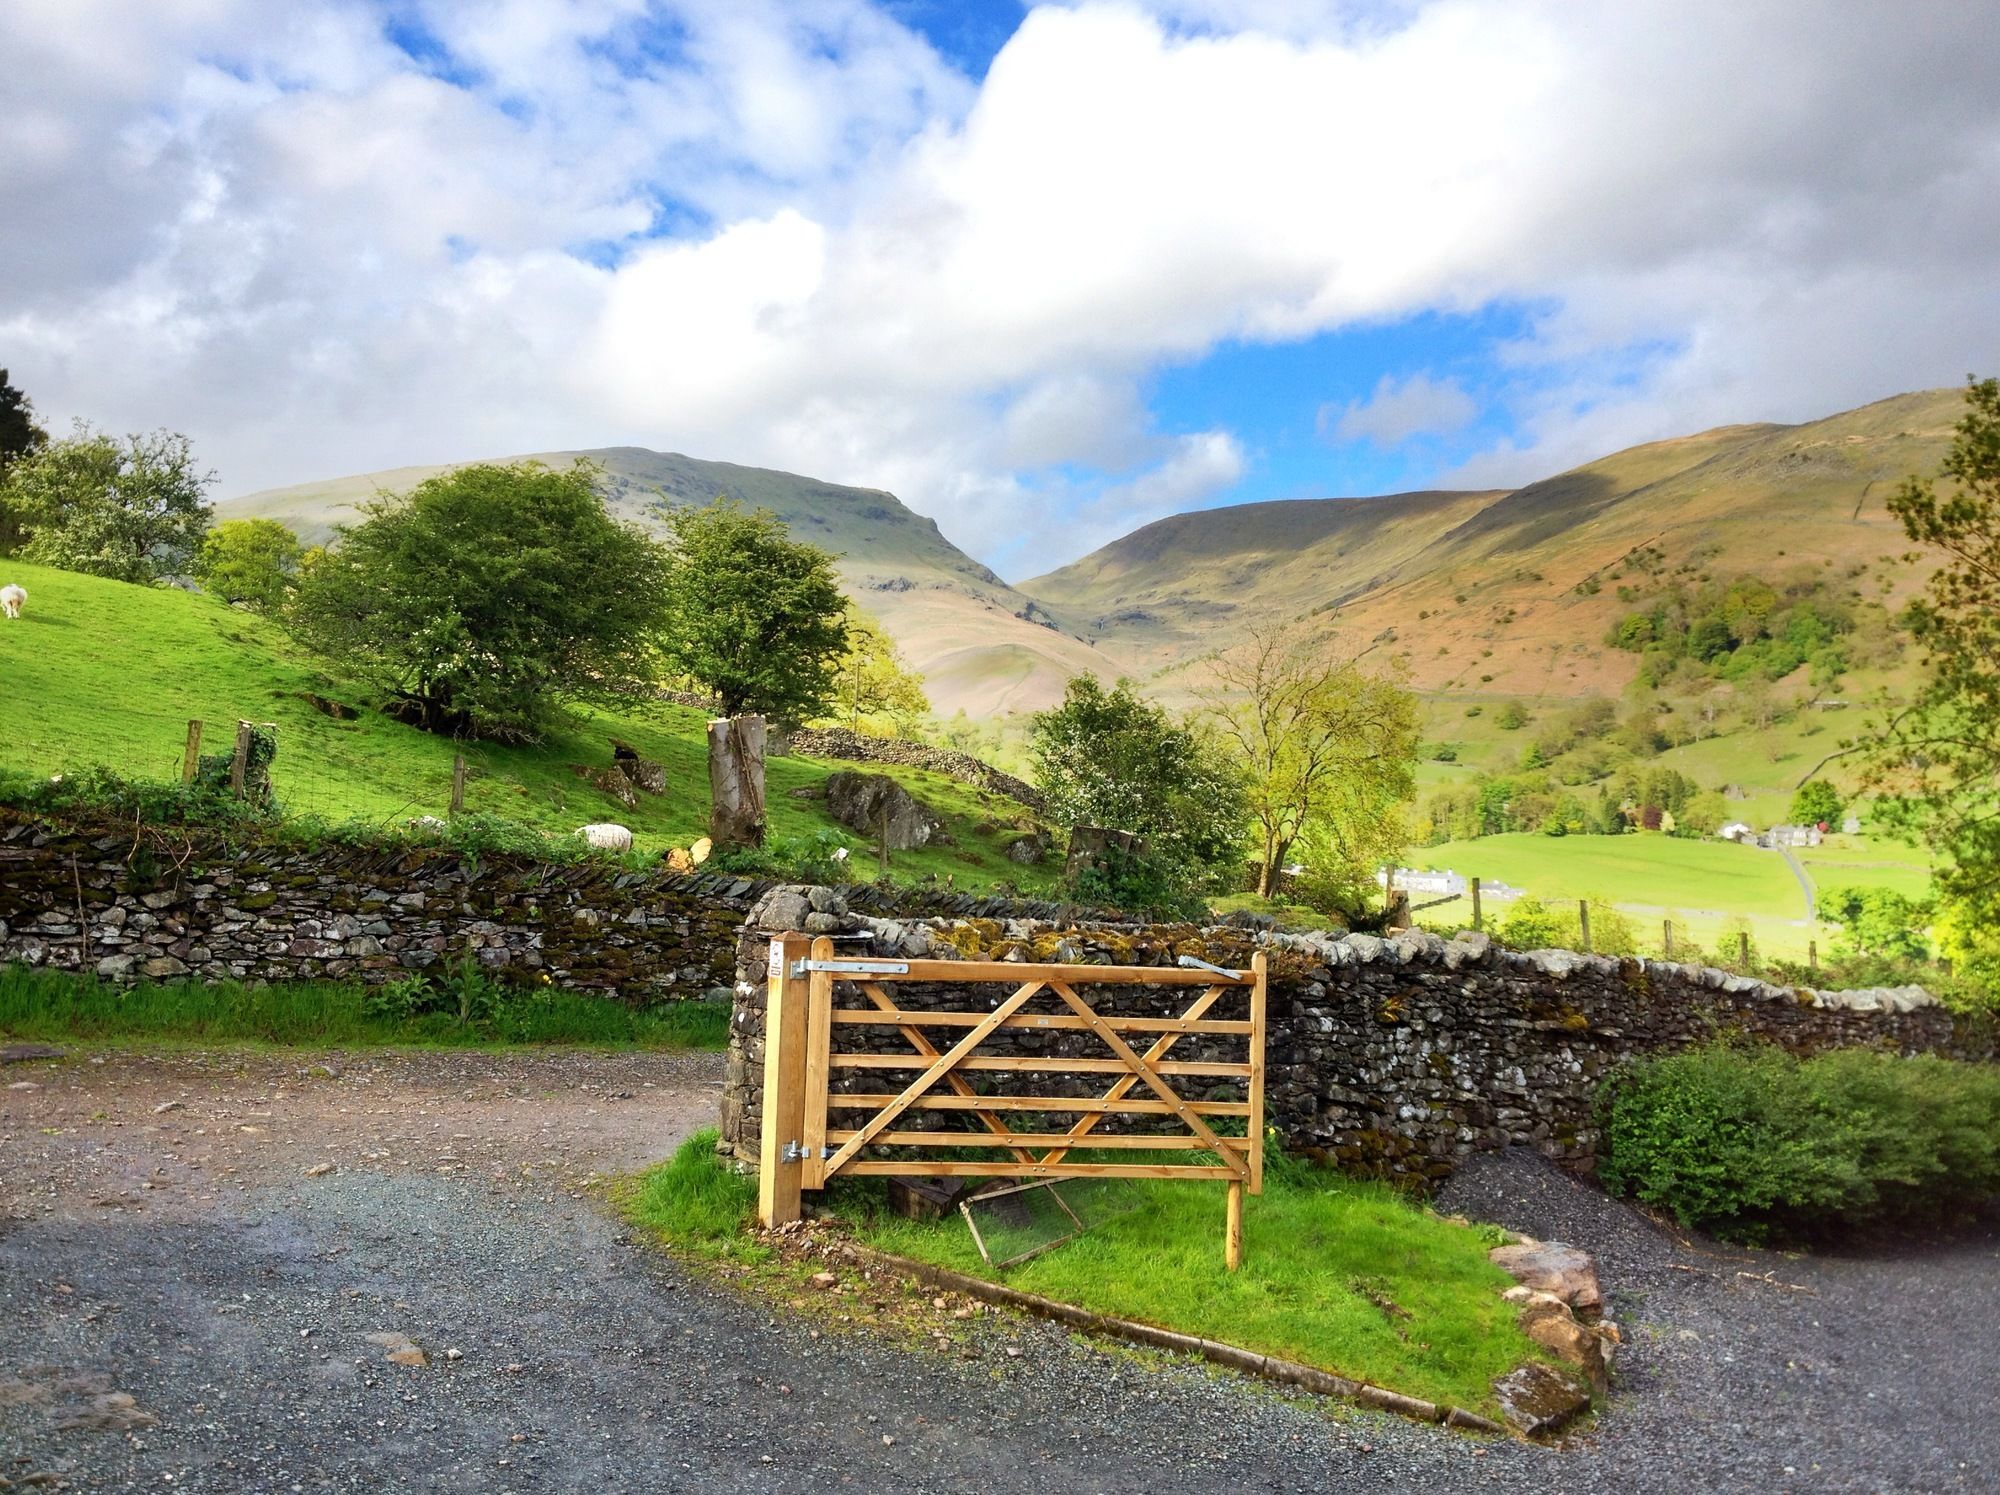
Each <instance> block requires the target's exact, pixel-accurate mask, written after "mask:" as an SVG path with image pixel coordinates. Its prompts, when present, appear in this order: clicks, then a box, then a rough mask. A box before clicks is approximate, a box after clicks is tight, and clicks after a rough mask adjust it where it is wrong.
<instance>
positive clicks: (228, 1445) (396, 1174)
mask: <svg viewBox="0 0 2000 1495" xmlns="http://www.w3.org/2000/svg"><path fill="white" fill-rule="evenodd" d="M97 1057H99V1058H101V1059H102V1060H103V1062H102V1063H97V1062H92V1061H91V1060H88V1059H85V1060H78V1059H74V1058H72V1059H71V1060H69V1061H66V1062H63V1063H60V1064H16V1065H10V1066H7V1067H5V1068H4V1069H0V1082H19V1081H26V1082H28V1083H32V1084H35V1085H37V1086H38V1087H39V1088H38V1089H35V1090H31V1091H12V1090H7V1089H0V1300H4V1302H5V1304H6V1308H7V1311H6V1312H5V1313H4V1314H0V1480H11V1481H15V1482H19V1481H22V1480H24V1479H26V1478H34V1477H35V1476H47V1477H48V1483H47V1484H45V1485H43V1486H41V1487H62V1488H70V1489H92V1490H128V1489H148V1490H159V1489H182V1490H203V1491H210V1490H213V1491H228V1492H233V1491H287V1490H335V1489H370V1490H399V1491H400V1490H410V1491H429V1490H453V1491H487V1490H492V1491H506V1490H512V1491H522V1492H527V1491H559V1490H585V1489H588V1490H605V1489H609V1490H722V1489H729V1490H738V1489H750V1490H758V1489H770V1490H805V1489H814V1490H819V1489H827V1488H854V1489H898V1490H904V1489H907V1490H966V1489H978V1490H989V1491H1014V1490H1021V1491H1041V1490H1105V1491H1127V1490H1130V1491H1140V1490H1145V1491H1164V1492H1173V1491H1194V1490H1231V1491H1239V1490H1240V1491H1263V1490H1335V1491H1348V1490H1353V1491H1364V1490H1383V1489H1409V1490H1425V1491H1454V1490H1495V1491H1502V1490H1522V1491H1526V1490H1534V1491H1571V1490H1574V1491H1596V1490H1633V1491H1654V1490H1658V1491H1683V1490H1688V1489H1691V1488H1699V1487H1703V1486H1706V1487H1709V1488H1713V1489H1723V1490H1730V1489H1748V1488H1759V1489H1769V1490H1789V1489H1797V1490H1873V1489H1881V1490H1910V1491H1918V1490H1926V1491H1928V1490H1952V1489H1966V1490H1977V1489H1987V1488H1991V1487H1992V1481H1991V1479H1990V1478H1989V1477H1988V1475H1987V1472H1986V1471H1988V1470H1989V1469H1990V1468H1991V1467H1992V1466H1993V1463H1994V1461H1995V1459H1996V1457H2000V1436H1996V1434H1995V1432H1994V1431H1993V1429H1992V1425H1991V1423H1992V1420H1991V1419H1990V1417H1988V1416H1986V1415H1985V1414H1986V1412H1987V1411H1988V1410H1990V1408H1991V1404H1992V1395H1993V1393H1992V1387H1993V1386H1994V1385H1995V1384H1996V1373H2000V1350H1996V1341H1995V1339H1994V1337H1993V1336H1992V1335H1991V1334H1990V1332H1988V1331H1987V1329H1986V1326H1987V1325H1990V1324H1991V1323H1992V1322H1993V1321H1994V1320H1993V1312H1994V1310H1995V1308H1996V1307H2000V1303H1996V1301H1995V1299H1996V1288H2000V1250H1996V1247H1995V1244H1994V1242H1992V1241H1979V1242H1972V1243H1959V1244H1957V1245H1954V1246H1950V1247H1941V1248H1936V1249H1932V1250H1929V1251H1925V1252H1922V1253H1918V1254H1914V1255H1910V1256H1907V1257H1902V1258H1898V1259H1895V1260H1883V1259H1875V1260H1868V1261H1863V1260H1842V1259H1820V1260H1813V1261H1804V1260H1789V1259H1784V1258H1779V1257H1771V1256H1763V1255H1755V1254H1750V1253H1719V1252H1717V1251H1715V1250H1714V1248H1712V1247H1707V1246H1701V1247H1696V1246H1689V1245H1683V1244H1681V1243H1679V1242H1676V1241H1675V1240H1674V1239H1672V1238H1671V1237H1669V1236H1667V1235H1665V1234H1663V1233H1662V1232H1660V1231H1657V1230H1655V1229H1654V1228H1653V1227H1652V1226H1650V1225H1649V1224H1647V1223H1646V1222H1645V1221H1644V1220H1642V1219H1640V1218H1639V1217H1638V1216H1636V1215H1635V1214H1633V1213H1632V1212H1631V1211H1629V1210H1627V1209H1625V1208H1624V1207H1623V1206H1620V1205H1617V1204H1615V1203H1612V1202H1610V1201H1607V1200H1605V1199H1604V1198H1603V1197H1602V1196H1601V1195H1598V1194H1596V1193H1594V1192H1593V1191H1590V1190H1588V1189H1584V1188H1581V1187H1579V1186H1577V1185H1575V1184H1573V1183H1571V1182H1570V1181H1569V1180H1567V1179H1566V1178H1564V1177H1563V1176H1562V1175H1560V1174H1558V1173H1556V1172H1555V1171H1554V1170H1553V1169H1549V1168H1547V1167H1545V1166H1544V1165H1542V1164H1541V1163H1539V1162H1538V1161H1535V1160H1525V1159H1515V1158H1504V1159H1488V1160H1484V1161H1482V1162H1481V1163H1479V1164H1477V1165H1475V1166H1474V1167H1472V1168H1469V1169H1468V1170H1466V1171H1465V1172H1463V1173H1461V1175H1460V1176H1459V1178H1458V1179H1456V1180H1455V1181H1454V1182H1453V1184H1452V1185H1451V1187H1450V1189H1449V1190H1448V1191H1447V1193H1446V1195H1445V1197H1444V1198H1443V1199H1442V1200H1441V1201H1440V1202H1441V1205H1442V1206H1443V1207H1445V1208H1447V1209H1454V1210H1462V1211H1465V1212H1467V1213H1470V1214H1474V1215H1478V1216H1481V1217H1483V1218H1488V1219H1498V1220H1500V1221H1502V1222H1503V1223H1506V1224H1509V1225H1513V1226H1515V1227H1517V1228H1520V1229H1524V1230H1528V1231H1531V1232H1533V1233H1535V1234H1537V1235H1543V1236H1546V1237H1551V1238H1559V1239H1567V1240H1572V1241H1575V1242H1577V1243H1578V1244H1582V1245H1585V1246H1588V1247H1590V1248H1591V1249H1593V1250H1596V1251H1597V1252H1598V1253H1599V1256H1600V1263H1601V1267H1602V1272H1603V1275H1604V1278H1605V1281H1606V1284H1607V1287H1608V1289H1609V1292H1610V1294H1611V1297H1612V1303H1613V1309H1614V1312H1615V1313H1616V1315H1617V1316H1618V1317H1619V1318H1620V1320H1621V1321H1622V1322H1623V1323H1624V1324H1625V1326H1626V1328H1627V1330H1628V1333H1629V1334H1630V1336H1631V1337H1632V1339H1633V1341H1634V1342H1633V1344H1632V1345H1631V1347H1630V1348H1629V1350H1628V1352H1627V1354H1626V1356H1625V1358H1624V1359H1623V1360H1622V1361H1621V1365H1620V1383H1619V1389H1618V1391H1617V1393H1616V1394H1615V1396H1614V1401H1613V1405H1612V1409H1611V1411H1610V1413H1609V1415H1608V1416H1606V1417H1604V1418H1603V1419H1601V1420H1600V1422H1599V1423H1598V1424H1597V1425H1596V1426H1595V1427H1594V1428H1592V1429H1591V1430H1589V1431H1588V1432H1586V1433H1585V1434H1583V1435H1582V1436H1580V1437H1578V1438H1577V1439H1574V1440H1572V1442H1571V1443H1570V1444H1569V1445H1568V1446H1566V1447H1562V1448H1555V1449H1545V1448H1536V1447H1530V1446H1527V1445H1524V1444H1519V1443H1513V1442H1508V1441H1505V1440H1484V1441H1481V1440H1474V1439H1470V1438H1465V1437H1461V1436H1458V1435H1456V1434H1451V1433H1446V1432H1443V1431H1441V1430H1439V1429H1435V1428H1429V1427H1422V1426H1417V1425H1414V1424H1411V1423H1407V1422H1404V1421H1401V1420H1399V1419H1395V1418H1387V1417H1382V1416H1378V1415H1375V1414H1368V1413H1360V1412H1356V1411H1353V1410H1352V1409H1344V1408H1334V1409H1329V1408H1326V1407H1323V1406H1318V1405H1308V1404H1300V1403H1294V1402H1291V1401H1287V1400H1285V1399H1283V1398H1281V1397H1279V1396H1278V1395H1276V1394H1275V1393H1273V1392H1272V1391H1271V1390H1269V1389H1267V1388H1263V1387H1260V1386H1255V1385H1251V1384H1248V1383H1246V1382H1244V1381H1241V1380H1239V1379H1237V1378H1234V1377H1231V1376H1227V1375H1222V1374H1217V1373H1212V1372H1210V1371H1208V1370H1206V1369H1203V1368H1197V1367H1190V1366H1186V1365H1182V1364H1178V1363H1172V1362H1165V1361H1161V1360H1159V1359H1157V1358H1149V1357H1137V1356H1133V1355H1130V1354H1128V1353H1125V1352H1123V1351H1120V1350H1116V1349H1111V1348H1106V1347H1102V1346H1097V1345H1091V1344H1083V1343H1078V1342H1074V1341H1072V1340H1070V1339H1069V1338H1068V1337H1066V1336H1065V1335H1063V1334H1062V1333H1060V1332H1058V1331H1057V1330H1055V1329H1054V1328H1053V1327H1051V1326H1048V1325H1045V1324H1040V1323H1032V1322H1027V1321H1021V1320H1016V1319H1013V1318H1010V1317H1006V1316H995V1317H992V1318H984V1319H978V1320H975V1321H973V1323H974V1329H973V1332H972V1333H971V1334H970V1335H969V1336H968V1337H967V1338H965V1339H962V1340H957V1341H953V1342H952V1343H951V1344H950V1345H949V1346H948V1348H946V1349H943V1350H938V1349H933V1348H929V1347H927V1346H926V1345H925V1343H924V1342H922V1341H921V1340H917V1339H909V1338H905V1337H902V1336H890V1337H885V1336H883V1335H881V1334H878V1333H873V1332H868V1333H864V1332H861V1331H846V1332H839V1331H836V1330H835V1328H834V1327H833V1326H832V1325H831V1324H830V1323H829V1322H828V1321H827V1320H826V1319H825V1318H824V1317H822V1316H812V1317H808V1316H805V1315H801V1314H797V1313H794V1312H790V1311H779V1312H777V1313H775V1314H773V1313H772V1312H768V1311H766V1310H763V1309H761V1308H759V1307H758V1306H757V1305H756V1304H754V1303H752V1302H750V1301H748V1300H746V1299H744V1298H742V1297H739V1296H737V1295H736V1294H734V1293H732V1292H731V1291H729V1290H728V1289H727V1288H725V1287H722V1286H719V1285H716V1284H713V1283H711V1282H707V1281H703V1280H700V1279H697V1278H693V1277H690V1276H689V1275H688V1274H687V1273H686V1272H684V1271H683V1270H682V1269H680V1268H679V1267H678V1266H677V1265H676V1264H675V1263H674V1262H673V1261H672V1260H671V1259H669V1258H668V1257H666V1256H664V1255H663V1254H661V1253H660V1252H659V1251H657V1250H655V1249H653V1248H651V1247H650V1246H647V1245H645V1244H643V1243H640V1242H635V1241H633V1240H631V1239H630V1238H629V1237H628V1236H627V1234H626V1233H625V1231H624V1230H623V1228H622V1227H621V1226H620V1224H619V1223H618V1222H617V1221H616V1220H614V1219H612V1218H611V1217H609V1216H608V1215H607V1214H606V1213H605V1211H604V1209H603V1207H602V1206H601V1204H599V1203H598V1202H597V1200H596V1199H595V1197H594V1194H593V1189H592V1180H593V1177H594V1176H595V1175H600V1174H606V1173H612V1172H622V1171H628V1170H630V1169H632V1168H635V1167H637V1166H639V1165H641V1164H642V1163H644V1162H645V1161H648V1160H650V1159H653V1158H657V1157H661V1156H664V1155H665V1154H666V1153H667V1152H668V1151H669V1150H670V1149H671V1147H672V1146H673V1144H674V1142H675V1141H676V1140H677V1139H678V1138H679V1137H681V1136H684V1135H685V1134H686V1133H687V1132H688V1131H690V1130H693V1129H694V1128H695V1127H697V1126H699V1125H703V1124H706V1123H707V1122H708V1120H709V1119H710V1117H711V1116H712V1113H713V1109H714V1105H715V1097H716V1094H717V1089H716V1087H717V1083H718V1081H719V1078H720V1061H719V1059H718V1058H717V1057H715V1056H705V1055H704V1056H689V1057H683V1058H661V1057H657V1056H635V1055H601V1054H600V1055H589V1054H553V1053H552V1054H535V1055H532V1056H496V1055H486V1054H475V1055H452V1054H418V1055H409V1056H379V1055H378V1056H369V1057H366V1058H361V1059H352V1060H342V1059H339V1058H334V1059H330V1060H327V1061H325V1062H324V1066H323V1067H324V1069H326V1070H330V1071H333V1072H331V1073H323V1072H320V1070H319V1069H317V1068H316V1067H315V1066H320V1065H321V1063H322V1061H320V1060H319V1059H318V1058H313V1059H311V1060H309V1061H308V1060H304V1059H302V1058H301V1057H300V1056H297V1055H286V1056H276V1055H261V1056H252V1057H247V1058H246V1057H243V1056H236V1055H211V1056H202V1055H185V1056H174V1057H165V1058H146V1057H143V1056H139V1055H135V1054H130V1053H110V1054H106V1055H102V1056H97ZM175 1102H177V1103H178V1104H173V1103H175ZM161 1106H166V1107H168V1109H165V1110H156V1109H155V1108H156V1107H161ZM250 1128H255V1130H250ZM197 1132H198V1133H199V1135H197ZM329 1162H330V1163H332V1164H333V1167H332V1169H331V1170H329V1171H326V1172H323V1173H321V1174H319V1175H318V1176H316V1177H308V1176H307V1175H306V1171H305V1170H306V1169H308V1168H320V1167H322V1165H324V1164H326V1163H329ZM148 1184H150V1185H151V1187H150V1188H149V1187H147V1185H148ZM1741 1272H1749V1273H1752V1274H1754V1275H1755V1276H1757V1277H1760V1278H1761V1277H1763V1276H1765V1275H1766V1274H1769V1275H1770V1277H1771V1280H1770V1281H1752V1280H1750V1279H1748V1278H1744V1277H1740V1276H1738V1275H1737V1274H1738V1273H1741ZM1780 1284H1789V1285H1790V1286H1789V1287H1788V1286H1785V1285H1780ZM1793 1289H1801V1290H1793ZM396 1334H401V1335H405V1336H407V1337H408V1339H409V1341H411V1342H413V1343H414V1344H415V1345H416V1346H419V1347H421V1349H422V1350H423V1351H424V1353H425V1356H426V1359H427V1362H428V1363H426V1364H424V1365H422V1366H405V1365H399V1364H393V1363H390V1362H388V1361H386V1360H385V1359H384V1355H385V1353H386V1351H387V1350H388V1349H391V1348H394V1344H393V1342H392V1343H391V1344H390V1345H387V1346H385V1345H384V1344H382V1343H378V1342H372V1341H371V1340H370V1339H369V1337H368V1336H370V1335H396ZM452 1351H456V1352H457V1356H456V1358H454V1357H452V1356H451V1354H450V1352H452ZM128 1397H129V1398H130V1402H129V1404H128V1403H126V1402H125V1401H124V1400H123V1398H128ZM146 1419H151V1420H150V1421H148V1420H146ZM66 1422H67V1423H80V1424H82V1425H78V1426H69V1427H63V1426H59V1425H60V1424H63V1423H66ZM4 1488H6V1485H5V1484H4V1483H0V1489H4Z"/></svg>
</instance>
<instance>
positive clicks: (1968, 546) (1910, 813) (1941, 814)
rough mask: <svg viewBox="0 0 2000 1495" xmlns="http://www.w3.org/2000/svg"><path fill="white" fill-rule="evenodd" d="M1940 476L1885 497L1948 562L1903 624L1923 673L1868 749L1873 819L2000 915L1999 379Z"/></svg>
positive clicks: (1943, 884)
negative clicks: (1927, 848)
mask: <svg viewBox="0 0 2000 1495" xmlns="http://www.w3.org/2000/svg"><path fill="white" fill-rule="evenodd" d="M1965 404H1966V410H1965V415H1964V416H1963V418H1961V419H1960V421H1959V423H1958V434H1957V436H1956V437H1955V438H1954V439H1953V441H1952V444H1951V448H1950V450H1949V451H1948V452H1947V453H1946V454H1945V459H1944V463H1943V466H1942V468H1941V470H1940V474H1939V476H1940V477H1941V478H1942V479H1943V480H1944V484H1945V486H1944V491H1942V492H1941V491H1940V488H1939V485H1938V484H1937V483H1936V482H1933V481H1932V480H1931V479H1929V478H1922V477H1912V478H1910V479H1908V480H1907V481H1905V482H1904V484H1903V485H1902V487H1901V488H1899V489H1898V490H1897V491H1896V493H1895V494H1894V495H1892V496H1891V498H1890V499H1889V509H1890V512H1891V513H1893V514H1895V516H1896V517H1897V518H1898V519H1900V520H1901V521H1902V522H1903V529H1904V531H1905V532H1906V533H1907V534H1908V535H1909V537H1910V538H1911V539H1912V540H1915V541H1917V542H1918V543H1920V544H1923V545H1927V546H1930V547H1933V548H1934V549H1935V550H1936V551H1938V552H1941V553H1942V559H1943V564H1942V565H1941V566H1939V568H1938V569H1937V571H1936V572H1935V573H1933V574H1932V576H1931V579H1930V582H1929V585H1928V586H1927V587H1926V589H1925V592H1924V595H1923V596H1922V597H1921V598H1919V599H1918V600H1917V601H1915V602H1913V603H1911V605H1910V607H1909V610H1908V614H1907V621H1908V624H1909V628H1910V632H1911V635H1912V636H1913V638H1914V639H1915V641H1916V643H1917V646H1918V647H1919V648H1920V649H1921V650H1922V654H1923V674H1922V678H1921V680H1920V682H1919V684H1918V686H1917V689H1916V694H1915V698H1914V699H1913V700H1912V701H1911V702H1910V704H1909V705H1908V707H1907V708H1905V709H1904V710H1902V711H1900V712H1898V713H1896V714H1895V715H1893V716H1891V717H1890V718H1889V719H1887V720H1886V721H1885V722H1883V723H1882V724H1880V725H1879V726H1878V727H1877V728H1876V730H1875V732H1874V733H1873V735H1872V737H1871V738H1870V740H1868V741H1867V742H1865V743H1864V744H1862V747H1863V749H1864V752H1865V754H1866V757H1867V760H1868V763H1869V771H1868V785H1869V787H1870V788H1873V789H1876V790H1877V791H1879V792H1880V795H1881V797H1880V798H1879V799H1878V801H1877V803H1876V807H1875V810H1874V812H1873V818H1874V819H1875V820H1876V821H1878V822H1879V823H1881V824H1883V825H1884V826H1885V828H1887V829H1889V830H1891V831H1902V832H1905V833H1909V834H1914V835H1918V836H1921V837H1922V838H1923V839H1925V840H1926V841H1928V842H1929V843H1930V845H1931V846H1932V848H1933V849H1934V850H1936V851H1937V852H1939V853H1941V855H1942V856H1943V858H1945V861H1944V862H1943V863H1942V864H1941V865H1940V866H1939V868H1938V874H1937V877H1938V884H1939V888H1940V891H1941V892H1943V893H1944V894H1945V895H1946V896H1947V897H1949V898H1953V899H1959V900H1963V901H1965V902H1967V903H1969V904H1971V905H1972V906H1973V907H1974V908H1975V909H1976V910H1977V911H1978V914H1979V915H1980V916H1981V917H1984V918H1987V919H1992V918H1994V917H1995V916H2000V379H1980V380H1974V381H1972V382H1971V383H1970V384H1969V385H1968V386H1967V388H1966V392H1965Z"/></svg>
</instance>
